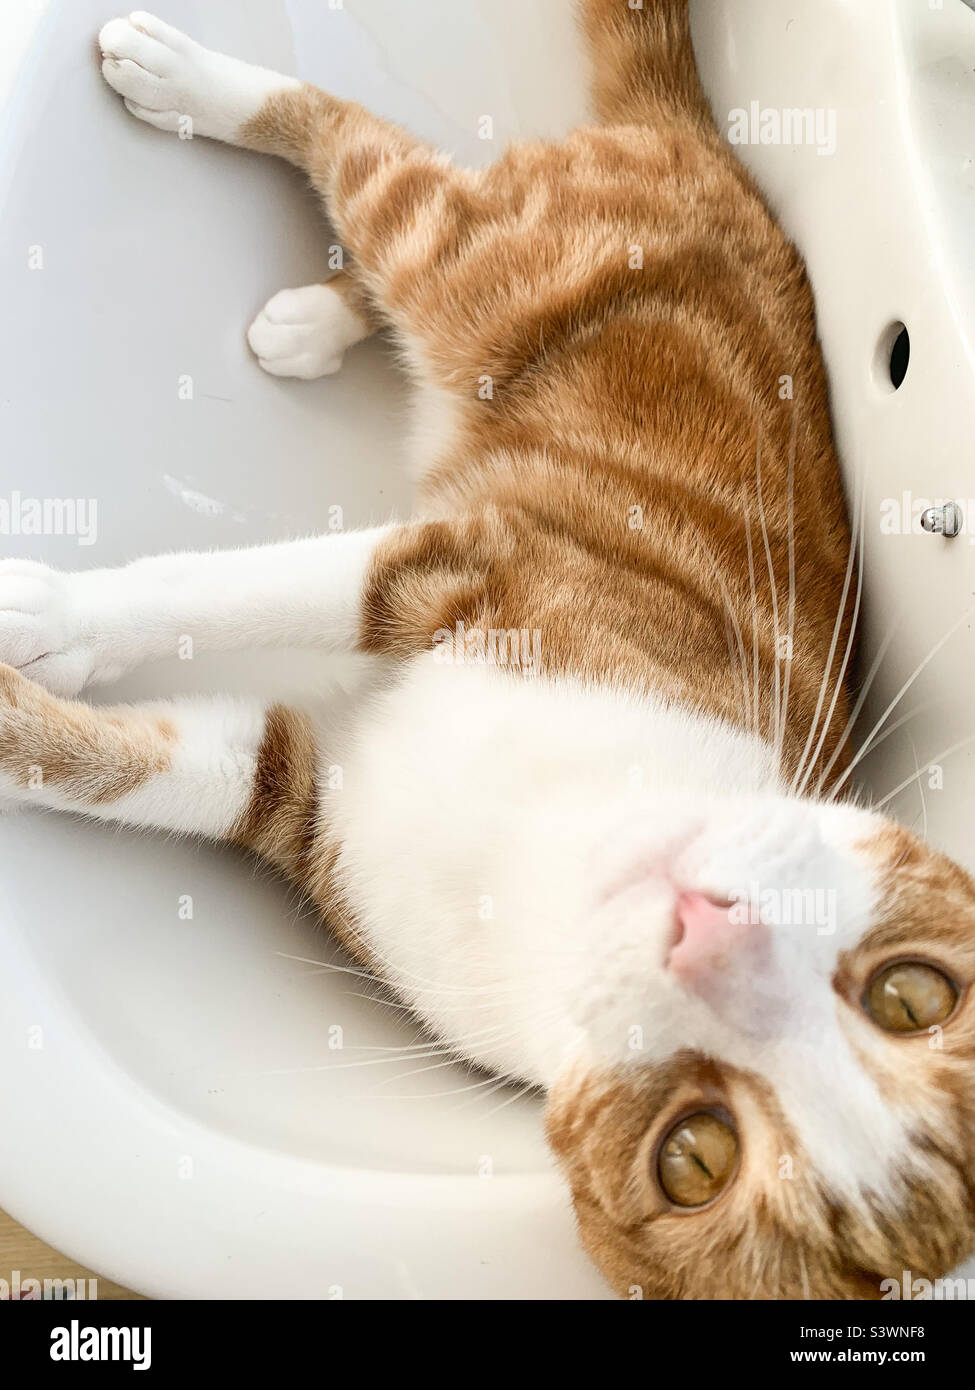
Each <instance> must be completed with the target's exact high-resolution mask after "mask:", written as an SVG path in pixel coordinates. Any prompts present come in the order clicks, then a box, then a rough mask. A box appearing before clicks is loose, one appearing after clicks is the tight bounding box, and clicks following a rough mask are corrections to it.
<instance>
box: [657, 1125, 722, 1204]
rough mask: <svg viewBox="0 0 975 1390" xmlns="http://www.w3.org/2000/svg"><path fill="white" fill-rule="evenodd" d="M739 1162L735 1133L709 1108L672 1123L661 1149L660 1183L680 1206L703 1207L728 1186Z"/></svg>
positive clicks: (658, 1160)
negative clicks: (677, 1122)
mask: <svg viewBox="0 0 975 1390" xmlns="http://www.w3.org/2000/svg"><path fill="white" fill-rule="evenodd" d="M737 1162H738V1136H737V1135H736V1134H735V1131H734V1130H733V1129H732V1127H731V1125H730V1124H728V1123H727V1122H726V1121H725V1120H722V1119H720V1118H719V1117H718V1116H717V1115H712V1114H711V1112H710V1111H709V1110H698V1111H697V1112H696V1113H695V1114H693V1115H688V1116H687V1118H686V1119H683V1120H681V1121H680V1122H679V1124H676V1125H674V1127H673V1129H672V1130H671V1131H670V1133H669V1134H668V1135H667V1138H666V1139H665V1140H664V1142H663V1145H662V1147H661V1149H660V1157H659V1158H658V1159H657V1173H658V1175H659V1178H660V1186H661V1187H662V1188H663V1190H664V1192H665V1193H666V1194H667V1196H668V1197H669V1198H670V1200H671V1201H672V1202H674V1203H675V1204H676V1205H677V1206H679V1207H703V1206H704V1205H705V1203H707V1202H710V1201H712V1200H713V1199H714V1198H715V1197H717V1195H718V1193H719V1192H721V1191H722V1189H723V1188H724V1187H725V1186H726V1185H727V1182H728V1179H729V1178H730V1177H731V1175H732V1173H733V1172H734V1171H735V1165H736V1163H737Z"/></svg>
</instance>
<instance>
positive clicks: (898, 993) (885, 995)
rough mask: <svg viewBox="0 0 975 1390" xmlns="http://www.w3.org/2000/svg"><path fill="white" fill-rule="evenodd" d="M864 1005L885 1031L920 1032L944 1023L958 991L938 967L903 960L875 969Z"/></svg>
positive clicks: (953, 1005)
mask: <svg viewBox="0 0 975 1390" xmlns="http://www.w3.org/2000/svg"><path fill="white" fill-rule="evenodd" d="M863 1003H864V1007H865V1008H866V1011H867V1013H868V1014H869V1015H870V1017H871V1018H872V1019H873V1021H874V1023H877V1024H879V1025H880V1027H881V1028H885V1029H886V1030H887V1032H888V1033H920V1032H922V1031H923V1030H924V1029H925V1028H929V1027H930V1026H931V1024H932V1023H944V1021H945V1019H946V1018H948V1017H949V1015H950V1014H952V1013H953V1012H954V1008H955V1005H956V1004H957V1003H958V991H957V989H956V988H955V986H954V985H953V984H952V983H951V981H950V980H949V979H948V977H947V975H943V974H942V973H941V971H940V970H936V969H935V968H934V966H933V965H923V964H922V963H921V962H920V961H916V960H905V961H901V962H900V963H899V964H896V965H888V966H887V967H886V968H885V969H884V970H880V971H878V973H877V974H876V975H875V976H874V977H873V979H872V980H871V982H870V984H869V985H868V987H867V993H866V995H865V997H864V1001H863Z"/></svg>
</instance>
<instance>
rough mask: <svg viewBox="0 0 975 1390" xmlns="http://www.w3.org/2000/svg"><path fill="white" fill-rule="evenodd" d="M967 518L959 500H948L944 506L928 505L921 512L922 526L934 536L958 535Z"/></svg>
mask: <svg viewBox="0 0 975 1390" xmlns="http://www.w3.org/2000/svg"><path fill="white" fill-rule="evenodd" d="M964 520H965V517H964V515H963V514H962V509H961V507H959V505H958V503H957V502H946V503H945V504H944V506H943V507H928V509H927V511H926V512H922V513H921V527H922V529H923V530H925V531H930V532H931V534H932V535H934V536H948V537H951V536H957V535H958V533H959V531H960V530H961V528H962V524H963V522H964Z"/></svg>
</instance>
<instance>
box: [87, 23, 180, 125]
mask: <svg viewBox="0 0 975 1390" xmlns="http://www.w3.org/2000/svg"><path fill="white" fill-rule="evenodd" d="M98 44H99V47H100V48H101V52H102V76H103V77H104V78H105V81H106V82H107V83H108V85H109V86H110V87H113V88H114V89H115V91H116V92H118V94H119V95H120V96H121V97H123V98H124V100H125V106H126V108H127V110H129V111H130V112H131V113H132V115H133V116H137V117H138V118H139V119H140V120H143V121H147V122H148V123H149V124H150V125H154V126H156V127H157V128H158V129H160V130H173V131H176V130H178V131H180V132H182V130H183V128H184V125H185V124H186V123H187V122H188V121H191V120H193V118H194V117H196V116H197V115H198V113H199V112H200V111H201V110H202V108H203V105H204V102H205V87H206V75H205V72H204V67H205V62H204V58H205V50H204V49H202V48H201V47H200V45H199V44H197V43H195V42H194V41H193V40H192V39H191V38H189V37H188V36H187V35H186V34H181V33H180V32H179V30H178V29H173V28H171V27H170V26H169V25H168V24H164V23H163V22H162V20H159V19H156V18H155V17H154V16H153V15H149V14H146V13H145V12H144V11H141V10H137V11H136V12H135V13H134V14H132V15H130V16H129V17H128V18H127V19H111V20H109V22H108V23H107V24H106V25H105V26H104V28H103V29H102V30H101V32H100V34H99V35H98ZM205 133H207V132H206V131H201V134H205Z"/></svg>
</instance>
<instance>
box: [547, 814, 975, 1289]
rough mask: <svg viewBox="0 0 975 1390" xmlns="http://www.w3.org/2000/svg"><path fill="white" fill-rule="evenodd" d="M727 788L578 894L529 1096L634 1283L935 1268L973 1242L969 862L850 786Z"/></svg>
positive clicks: (845, 1278)
mask: <svg viewBox="0 0 975 1390" xmlns="http://www.w3.org/2000/svg"><path fill="white" fill-rule="evenodd" d="M725 809H726V811H727V810H730V809H732V808H731V807H730V805H729V807H728V808H725ZM734 811H735V814H734V815H733V816H730V817H729V816H728V815H727V814H723V815H722V816H721V817H720V821H721V827H722V828H721V829H719V830H716V829H715V828H714V826H712V825H708V824H705V825H704V826H703V827H702V826H699V825H692V824H691V823H688V825H687V826H686V827H682V826H681V824H680V817H679V816H675V825H674V834H673V846H674V848H673V850H672V852H671V853H670V854H669V855H667V856H664V859H663V860H662V859H661V857H660V856H659V855H652V856H645V857H644V859H643V861H642V862H641V861H639V859H638V860H636V861H634V864H633V865H632V867H631V869H630V871H629V872H628V873H624V874H623V875H622V876H621V877H620V878H619V879H618V880H617V881H616V882H614V883H613V884H611V885H610V887H609V888H608V890H607V891H606V892H605V893H604V894H603V900H602V902H601V905H600V907H599V909H598V911H596V912H595V913H594V914H593V933H594V944H595V943H598V956H597V962H598V963H597V966H596V968H595V969H594V970H592V971H591V972H589V973H588V974H587V977H586V979H585V980H584V981H582V980H580V982H579V985H578V988H577V991H576V1014H577V1019H578V1022H579V1024H580V1027H581V1031H582V1036H583V1037H584V1043H583V1044H582V1047H581V1048H580V1052H579V1055H578V1056H576V1057H575V1058H574V1059H573V1061H572V1062H571V1063H570V1064H568V1065H567V1066H566V1068H565V1070H564V1071H563V1073H562V1075H561V1076H560V1077H559V1078H558V1080H557V1082H556V1084H555V1085H554V1086H553V1087H552V1089H551V1092H550V1099H549V1109H548V1131H549V1137H550V1140H551V1142H552V1145H553V1147H554V1149H555V1151H556V1153H557V1154H558V1156H559V1158H560V1160H561V1162H562V1164H563V1167H564V1169H565V1171H566V1173H567V1175H568V1177H569V1180H570V1182H571V1186H572V1192H573V1198H574V1202H575V1207H576V1212H577V1215H578V1219H579V1223H580V1228H581V1233H582V1237H583V1240H584V1243H585V1244H586V1246H587V1248H588V1249H589V1251H590V1253H591V1254H592V1255H593V1257H594V1258H595V1260H596V1262H597V1263H598V1264H599V1265H600V1267H601V1268H602V1269H603V1271H604V1273H605V1274H606V1275H607V1277H608V1278H609V1280H610V1282H611V1283H612V1284H613V1285H614V1287H615V1288H616V1289H617V1290H618V1291H619V1292H620V1293H622V1294H623V1295H624V1296H627V1295H628V1296H630V1297H639V1296H643V1297H647V1298H654V1297H665V1298H666V1297H675V1298H763V1297H764V1298H790V1297H792V1298H808V1297H834V1298H835V1297H871V1296H873V1297H876V1296H878V1293H879V1292H880V1282H881V1280H883V1279H887V1278H892V1279H896V1280H897V1281H898V1284H900V1282H901V1279H902V1275H903V1271H905V1270H910V1271H911V1273H912V1274H913V1276H914V1277H924V1278H933V1277H937V1276H939V1275H942V1274H944V1273H945V1272H946V1271H947V1270H949V1269H950V1268H951V1267H952V1266H953V1265H954V1264H956V1263H957V1262H958V1261H959V1260H960V1259H962V1258H963V1257H964V1256H965V1255H966V1254H967V1253H968V1252H969V1251H971V1249H972V1248H973V1247H975V998H973V997H972V996H973V993H975V992H973V991H972V989H971V985H972V982H973V980H975V884H973V883H972V881H971V879H969V877H968V876H967V875H966V874H965V873H963V872H962V871H961V870H960V869H959V868H958V867H957V866H956V865H954V864H953V863H951V862H950V861H949V860H947V859H945V858H944V857H942V856H940V855H937V854H935V853H934V852H933V851H931V850H929V849H928V848H926V847H925V846H924V845H923V844H922V843H921V842H920V841H919V840H917V839H916V838H915V837H913V836H912V835H910V834H908V833H907V832H906V831H903V830H900V829H898V828H896V827H894V826H893V825H892V824H891V823H889V822H886V821H883V820H881V819H880V818H878V817H875V816H868V815H867V814H866V813H864V812H861V811H855V810H852V809H851V808H846V807H828V806H817V805H814V804H813V803H805V804H800V803H795V802H784V801H771V800H770V801H768V802H762V803H755V804H754V805H747V804H742V805H739V806H737V807H734ZM729 902H731V903H733V904H734V906H733V907H732V908H731V910H729V908H728V906H727V904H728V903H729Z"/></svg>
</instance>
